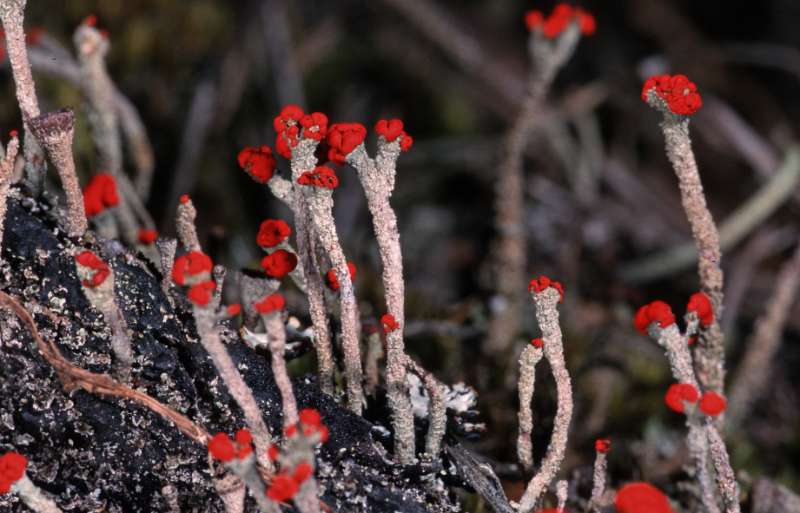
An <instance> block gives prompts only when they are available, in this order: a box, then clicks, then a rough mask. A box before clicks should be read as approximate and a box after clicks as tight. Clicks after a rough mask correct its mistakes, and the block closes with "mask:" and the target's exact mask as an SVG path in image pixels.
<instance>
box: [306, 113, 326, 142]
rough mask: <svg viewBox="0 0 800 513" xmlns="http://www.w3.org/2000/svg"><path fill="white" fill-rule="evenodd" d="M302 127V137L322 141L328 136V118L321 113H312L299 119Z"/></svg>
mask: <svg viewBox="0 0 800 513" xmlns="http://www.w3.org/2000/svg"><path fill="white" fill-rule="evenodd" d="M300 126H302V127H303V137H305V138H307V139H313V140H315V141H322V140H323V139H325V136H326V135H328V116H326V115H325V114H323V113H322V112H312V113H311V114H306V115H305V116H303V117H302V118H300Z"/></svg>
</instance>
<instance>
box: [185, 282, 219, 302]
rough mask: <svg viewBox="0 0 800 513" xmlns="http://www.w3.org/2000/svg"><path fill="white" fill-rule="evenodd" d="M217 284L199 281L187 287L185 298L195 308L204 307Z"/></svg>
mask: <svg viewBox="0 0 800 513" xmlns="http://www.w3.org/2000/svg"><path fill="white" fill-rule="evenodd" d="M216 288H217V284H216V283H215V282H214V281H212V280H206V281H201V282H200V283H196V284H194V285H192V286H191V287H189V292H187V293H186V297H187V298H189V301H191V302H192V303H194V304H195V305H197V306H206V305H207V304H208V303H209V302H210V301H211V296H212V295H213V294H214V290H216Z"/></svg>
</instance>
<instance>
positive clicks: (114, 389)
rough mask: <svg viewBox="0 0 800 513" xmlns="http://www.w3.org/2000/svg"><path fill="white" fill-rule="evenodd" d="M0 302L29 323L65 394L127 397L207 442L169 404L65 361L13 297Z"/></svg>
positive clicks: (203, 434) (1, 296)
mask: <svg viewBox="0 0 800 513" xmlns="http://www.w3.org/2000/svg"><path fill="white" fill-rule="evenodd" d="M0 303H2V304H3V305H5V306H6V307H7V308H8V309H9V310H11V311H12V312H14V314H15V315H16V316H17V317H19V319H20V320H21V321H22V322H23V323H24V324H25V325H27V326H28V329H29V330H30V332H31V335H32V336H33V340H34V342H36V346H37V348H38V349H39V352H40V353H42V356H43V357H44V359H45V360H46V361H47V363H49V364H50V366H51V367H53V369H54V370H55V371H56V374H57V375H58V379H59V380H60V381H61V384H62V386H63V387H64V390H66V391H67V392H68V393H69V392H72V391H74V390H77V389H79V388H80V389H83V390H85V391H87V392H89V393H91V394H99V395H106V396H111V397H120V398H122V399H130V400H132V401H134V402H137V403H139V404H141V405H142V406H144V407H146V408H148V409H150V410H152V411H153V412H155V413H157V414H159V415H161V416H162V417H164V418H165V419H167V420H169V421H171V422H172V423H173V424H175V427H177V428H178V429H179V430H180V431H181V433H183V434H184V435H186V436H188V437H189V438H191V439H192V440H194V441H195V442H197V443H199V444H200V445H203V446H205V445H207V443H208V440H209V439H210V435H209V434H208V432H207V431H206V430H205V429H203V428H202V427H200V426H199V425H198V424H195V423H194V422H192V421H191V420H189V419H188V418H187V417H186V416H184V415H182V414H181V413H178V412H177V411H175V410H173V409H172V408H170V407H169V406H166V405H164V404H161V403H160V402H159V401H157V400H156V399H153V398H152V397H150V396H149V395H147V394H145V393H142V392H139V391H137V390H133V389H131V388H128V387H126V386H125V385H122V384H120V383H118V382H116V381H114V380H113V379H111V378H110V377H108V376H106V375H105V374H95V373H93V372H89V371H87V370H84V369H81V368H80V367H77V366H75V365H73V364H72V363H70V362H69V361H67V360H66V359H65V358H64V357H63V356H62V355H61V352H60V351H59V350H58V347H57V346H56V345H55V343H53V342H50V341H45V340H44V339H43V338H42V337H41V335H40V334H39V330H38V329H37V328H36V323H35V322H34V321H33V318H32V317H31V315H30V314H29V313H28V311H27V310H26V309H25V307H23V306H22V305H21V304H20V303H19V302H17V300H16V299H14V298H12V297H11V296H9V295H8V294H6V293H5V292H2V291H0Z"/></svg>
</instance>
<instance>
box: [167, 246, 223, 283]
mask: <svg viewBox="0 0 800 513" xmlns="http://www.w3.org/2000/svg"><path fill="white" fill-rule="evenodd" d="M213 267H214V262H213V261H212V260H211V257H209V256H208V255H206V254H205V253H203V252H202V251H190V252H189V253H186V254H185V255H181V256H179V257H178V258H176V259H175V264H174V265H173V266H172V280H173V281H174V282H175V283H177V284H178V285H189V284H190V282H196V281H205V280H207V279H208V277H209V276H210V273H211V270H212V269H213Z"/></svg>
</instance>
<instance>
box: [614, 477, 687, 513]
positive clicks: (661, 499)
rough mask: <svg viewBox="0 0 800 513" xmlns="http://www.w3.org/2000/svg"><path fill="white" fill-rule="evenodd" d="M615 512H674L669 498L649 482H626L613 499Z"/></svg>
mask: <svg viewBox="0 0 800 513" xmlns="http://www.w3.org/2000/svg"><path fill="white" fill-rule="evenodd" d="M614 506H615V507H616V509H617V513H674V512H673V511H672V507H671V506H670V505H669V499H668V498H667V496H666V495H664V494H663V493H662V492H661V490H659V489H658V488H656V487H655V486H653V485H651V484H650V483H642V482H638V483H628V484H626V485H625V486H623V487H622V488H620V489H619V491H618V492H617V497H616V499H615V500H614Z"/></svg>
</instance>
